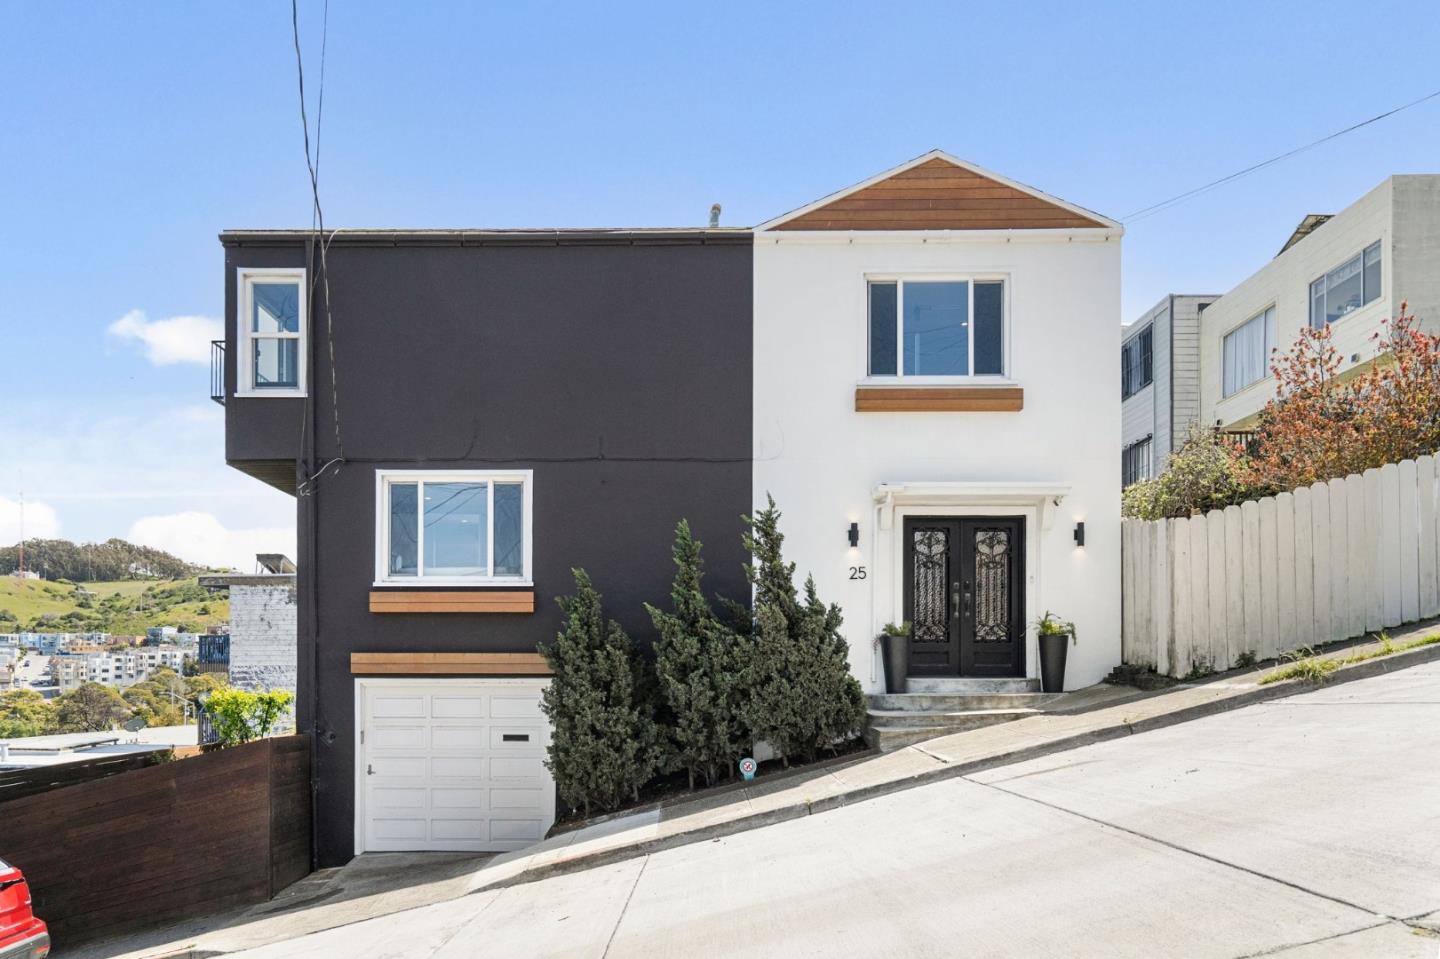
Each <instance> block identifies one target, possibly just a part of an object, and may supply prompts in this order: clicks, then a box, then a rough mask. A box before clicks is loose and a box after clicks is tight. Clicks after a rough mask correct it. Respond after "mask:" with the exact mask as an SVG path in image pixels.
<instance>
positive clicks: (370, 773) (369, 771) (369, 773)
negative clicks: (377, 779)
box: [365, 763, 375, 776]
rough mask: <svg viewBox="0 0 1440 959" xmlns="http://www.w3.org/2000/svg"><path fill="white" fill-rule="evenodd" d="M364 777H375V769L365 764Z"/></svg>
mask: <svg viewBox="0 0 1440 959" xmlns="http://www.w3.org/2000/svg"><path fill="white" fill-rule="evenodd" d="M365 775H367V776H373V775H375V767H374V766H372V765H370V764H369V763H366V764H365Z"/></svg>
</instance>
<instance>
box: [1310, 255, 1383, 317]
mask: <svg viewBox="0 0 1440 959" xmlns="http://www.w3.org/2000/svg"><path fill="white" fill-rule="evenodd" d="M1379 297H1380V241H1379V240H1376V241H1375V242H1374V243H1371V244H1370V245H1369V246H1367V247H1366V248H1365V249H1364V250H1363V251H1362V252H1360V253H1356V254H1355V255H1354V256H1352V257H1351V258H1350V259H1348V260H1346V261H1345V262H1344V263H1341V264H1340V265H1339V266H1337V267H1335V269H1333V270H1331V271H1330V272H1329V273H1326V274H1325V275H1324V276H1322V277H1320V278H1319V279H1316V280H1314V281H1312V282H1311V283H1310V326H1311V328H1312V329H1316V330H1319V329H1324V327H1325V324H1326V323H1334V322H1335V321H1336V320H1339V319H1343V318H1344V317H1345V316H1346V315H1347V314H1349V313H1353V312H1355V311H1356V310H1358V309H1360V307H1362V306H1364V305H1365V304H1367V303H1373V302H1374V301H1375V300H1377V299H1379Z"/></svg>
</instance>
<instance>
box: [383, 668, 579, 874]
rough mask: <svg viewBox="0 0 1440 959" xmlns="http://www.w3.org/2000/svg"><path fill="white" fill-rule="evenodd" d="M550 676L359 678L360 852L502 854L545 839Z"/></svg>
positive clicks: (550, 789)
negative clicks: (545, 701) (544, 693)
mask: <svg viewBox="0 0 1440 959" xmlns="http://www.w3.org/2000/svg"><path fill="white" fill-rule="evenodd" d="M547 682H548V680H543V679H469V678H461V677H457V678H446V679H399V678H394V679H392V678H357V679H356V680H355V713H356V715H355V720H356V730H357V735H356V746H355V760H356V764H355V852H356V853H357V854H359V853H361V852H380V851H418V850H445V851H471V852H503V851H508V850H513V849H522V848H524V847H526V846H529V845H531V844H533V843H536V842H539V841H540V840H541V839H543V838H544V837H545V833H546V832H547V831H548V830H549V828H550V826H551V825H552V824H553V823H554V821H555V783H554V779H553V778H552V777H551V775H550V771H549V770H548V769H546V768H545V765H544V759H545V747H546V745H547V744H548V743H549V740H550V725H549V721H548V720H547V719H546V718H545V716H544V714H543V713H542V712H541V711H540V691H541V690H542V689H543V688H544V686H545V684H546V683H547Z"/></svg>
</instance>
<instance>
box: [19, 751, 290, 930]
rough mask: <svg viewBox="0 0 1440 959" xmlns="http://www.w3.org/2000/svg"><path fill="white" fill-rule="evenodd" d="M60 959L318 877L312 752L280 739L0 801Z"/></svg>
mask: <svg viewBox="0 0 1440 959" xmlns="http://www.w3.org/2000/svg"><path fill="white" fill-rule="evenodd" d="M0 859H4V860H6V861H8V862H10V863H12V864H13V865H16V866H19V867H20V869H21V870H22V871H24V873H25V878H26V879H28V880H29V883H30V889H31V894H32V895H33V896H34V900H35V914H36V915H37V916H39V917H40V918H42V919H44V920H45V921H46V922H47V923H49V924H50V932H51V937H52V939H53V940H54V942H55V944H56V951H57V952H60V953H63V951H64V949H65V947H66V946H68V945H72V944H74V943H77V942H82V941H86V940H90V939H96V938H99V937H102V936H109V935H115V934H118V933H124V932H131V931H135V930H139V929H153V928H155V927H157V926H161V925H164V924H165V923H169V922H175V921H178V920H181V919H186V918H191V917H194V916H201V915H205V914H207V913H213V912H219V911H222V910H225V909H231V908H235V907H238V906H244V905H251V904H254V903H258V902H264V901H266V900H268V899H270V898H271V897H272V896H274V895H275V893H276V892H278V891H279V890H281V889H282V888H284V887H285V886H287V885H289V884H290V883H292V882H294V881H296V880H297V879H300V878H302V877H304V876H305V875H306V874H308V873H309V872H310V745H309V739H308V738H307V737H304V736H281V737H276V738H273V739H263V740H260V741H259V742H254V743H248V744H246V745H244V746H235V747H232V748H229V749H223V750H219V751H216V752H210V753H205V754H203V755H200V756H196V757H193V758H191V759H181V760H176V761H175V762H169V763H164V764H162V765H159V766H152V767H150V768H147V769H136V770H132V771H130V772H124V773H120V774H118V775H114V776H109V777H107V778H105V779H99V780H96V781H93V782H84V783H79V784H77V785H72V786H65V787H63V788H59V789H53V790H51V791H49V792H45V793H40V794H37V795H30V796H25V797H22V798H19V799H13V800H10V801H8V802H3V803H0Z"/></svg>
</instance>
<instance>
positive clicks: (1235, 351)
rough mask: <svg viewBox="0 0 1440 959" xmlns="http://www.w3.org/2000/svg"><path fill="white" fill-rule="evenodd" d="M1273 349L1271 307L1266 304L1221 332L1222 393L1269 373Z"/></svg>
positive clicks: (1234, 389) (1226, 393) (1272, 307)
mask: <svg viewBox="0 0 1440 959" xmlns="http://www.w3.org/2000/svg"><path fill="white" fill-rule="evenodd" d="M1274 349H1275V307H1274V306H1268V307H1266V308H1265V309H1263V310H1261V311H1260V312H1259V313H1256V314H1255V315H1254V316H1252V317H1250V319H1248V320H1246V321H1245V322H1244V323H1241V324H1240V325H1239V326H1237V327H1235V329H1233V330H1231V331H1230V332H1229V333H1226V334H1225V339H1224V341H1223V343H1222V347H1221V369H1222V372H1221V376H1222V378H1223V380H1224V382H1223V383H1222V386H1223V393H1224V395H1225V396H1229V395H1230V394H1232V393H1238V392H1239V391H1241V390H1243V389H1244V388H1245V387H1247V386H1249V385H1250V384H1251V383H1258V382H1259V381H1260V380H1263V379H1264V378H1265V377H1267V376H1269V375H1270V353H1271V351H1273V350H1274Z"/></svg>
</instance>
